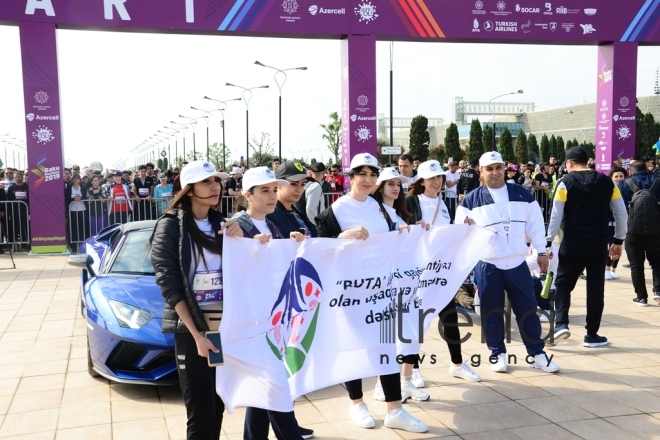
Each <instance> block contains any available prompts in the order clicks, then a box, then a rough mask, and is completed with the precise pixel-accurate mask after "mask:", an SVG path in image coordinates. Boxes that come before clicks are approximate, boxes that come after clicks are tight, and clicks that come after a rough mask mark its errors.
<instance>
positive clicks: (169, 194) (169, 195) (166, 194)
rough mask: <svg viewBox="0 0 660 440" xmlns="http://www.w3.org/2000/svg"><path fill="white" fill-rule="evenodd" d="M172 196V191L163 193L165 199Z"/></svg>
mask: <svg viewBox="0 0 660 440" xmlns="http://www.w3.org/2000/svg"><path fill="white" fill-rule="evenodd" d="M170 197H172V193H171V192H166V193H163V198H164V199H168V198H170Z"/></svg>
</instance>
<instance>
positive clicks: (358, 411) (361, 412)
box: [348, 402, 376, 429]
mask: <svg viewBox="0 0 660 440" xmlns="http://www.w3.org/2000/svg"><path fill="white" fill-rule="evenodd" d="M348 415H349V416H350V417H351V420H353V421H354V422H355V424H356V425H358V426H359V427H360V428H367V429H369V428H373V427H374V426H376V422H375V421H374V418H373V416H372V415H371V413H370V412H369V408H367V404H366V403H364V402H360V403H356V404H355V405H351V408H350V409H349V410H348Z"/></svg>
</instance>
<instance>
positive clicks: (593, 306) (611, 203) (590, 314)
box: [546, 147, 628, 347]
mask: <svg viewBox="0 0 660 440" xmlns="http://www.w3.org/2000/svg"><path fill="white" fill-rule="evenodd" d="M588 161H589V156H588V155H587V150H585V149H584V148H582V147H572V148H569V149H568V150H567V151H566V169H567V171H568V174H567V175H565V176H564V177H563V178H562V179H561V181H560V182H558V185H557V188H556V190H555V197H554V203H553V205H552V215H551V217H550V224H549V225H548V235H547V237H546V240H547V243H546V247H547V248H548V249H550V246H551V245H552V241H553V240H554V238H555V235H557V232H559V226H560V224H561V223H562V221H563V222H564V238H563V240H562V243H561V247H560V248H559V267H558V269H557V278H556V281H555V288H556V295H557V298H556V306H555V308H556V316H555V318H556V322H557V326H556V328H555V337H554V340H555V342H556V341H558V340H561V339H566V338H568V337H570V336H571V332H570V330H569V329H568V309H569V308H570V306H571V291H572V290H573V289H574V288H575V283H576V282H577V280H578V277H579V275H580V272H582V270H583V269H585V268H586V270H587V325H586V326H585V327H586V329H587V335H586V336H585V337H584V342H583V344H582V345H583V346H585V347H599V346H602V345H607V338H606V337H604V336H600V335H598V329H599V328H600V319H601V317H602V315H603V307H604V305H605V303H604V296H605V278H604V276H603V267H605V263H606V260H607V254H608V251H607V247H608V244H607V238H608V224H609V212H610V210H611V211H612V214H614V220H615V221H616V229H615V231H614V242H613V244H612V247H610V250H609V255H610V258H611V259H613V260H616V259H618V258H619V257H620V256H621V244H622V243H623V239H624V238H625V236H626V223H627V220H628V214H627V213H626V207H625V205H624V203H623V199H622V198H621V192H620V191H619V188H618V187H617V186H615V185H614V183H612V179H610V178H609V177H607V176H606V175H604V174H601V173H598V172H596V171H593V170H591V169H590V168H589V167H588V165H587V164H588Z"/></svg>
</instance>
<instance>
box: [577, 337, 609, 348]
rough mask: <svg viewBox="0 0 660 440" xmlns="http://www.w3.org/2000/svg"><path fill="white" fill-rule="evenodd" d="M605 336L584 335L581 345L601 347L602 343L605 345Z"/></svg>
mask: <svg viewBox="0 0 660 440" xmlns="http://www.w3.org/2000/svg"><path fill="white" fill-rule="evenodd" d="M607 344H608V342H607V338H606V337H605V336H598V335H593V336H591V335H586V336H585V337H584V342H583V343H582V345H583V346H585V347H590V348H594V347H602V346H603V345H607Z"/></svg>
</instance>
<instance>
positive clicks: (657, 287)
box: [587, 234, 660, 298]
mask: <svg viewBox="0 0 660 440" xmlns="http://www.w3.org/2000/svg"><path fill="white" fill-rule="evenodd" d="M625 246H626V255H628V261H629V262H630V276H631V278H632V283H633V287H634V288H635V293H636V294H637V297H638V298H648V296H649V295H648V293H647V291H646V278H645V276H644V260H645V259H648V260H649V264H650V265H651V269H652V270H653V293H659V294H660V234H658V235H637V234H628V235H626V241H625ZM587 280H589V278H587Z"/></svg>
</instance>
